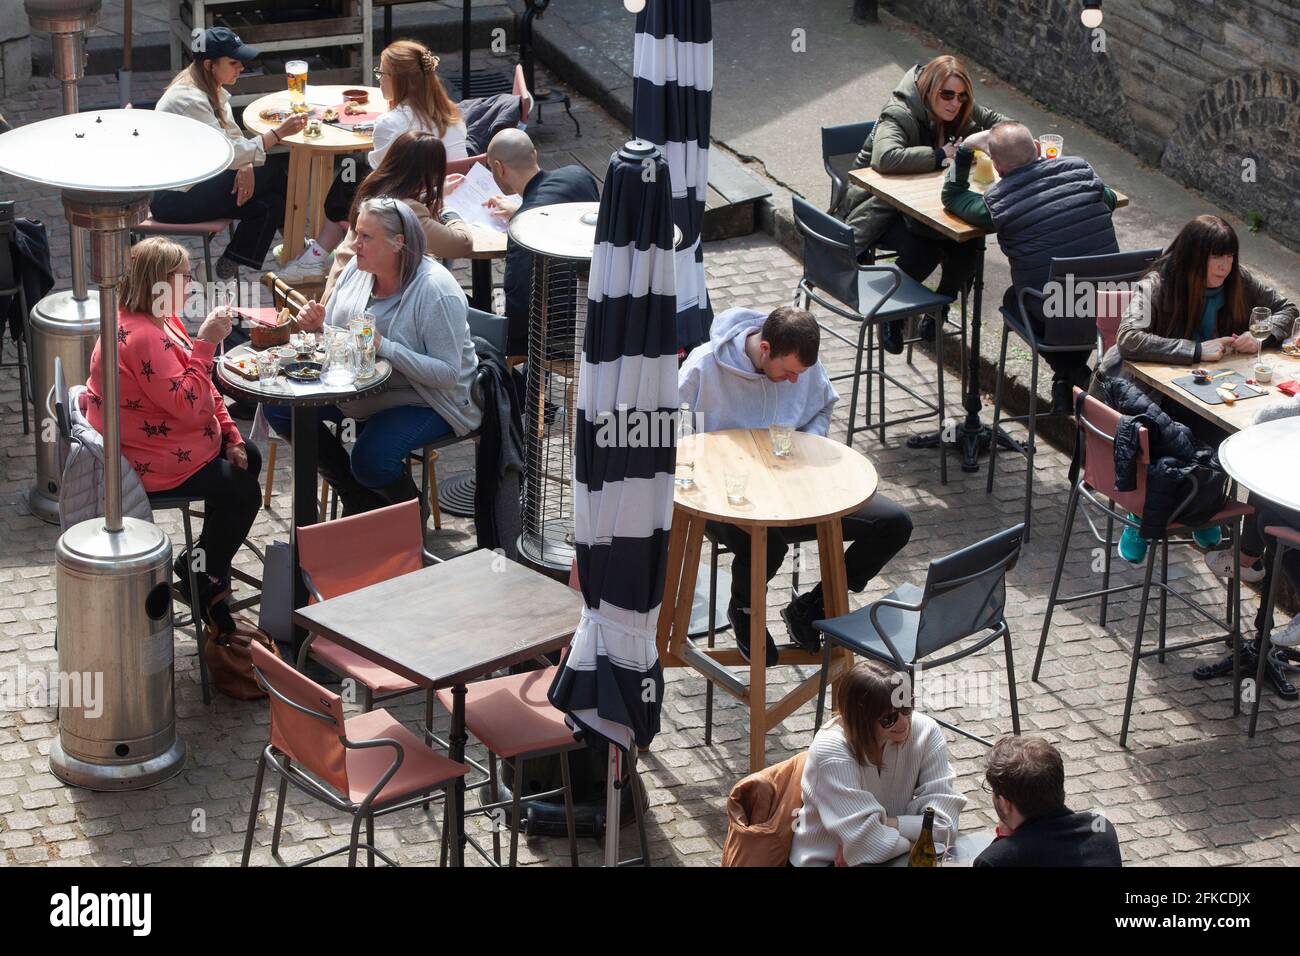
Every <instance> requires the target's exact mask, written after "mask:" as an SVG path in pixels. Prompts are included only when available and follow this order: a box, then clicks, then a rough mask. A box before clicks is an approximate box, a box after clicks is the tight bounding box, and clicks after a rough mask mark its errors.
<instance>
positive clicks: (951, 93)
mask: <svg viewBox="0 0 1300 956" xmlns="http://www.w3.org/2000/svg"><path fill="white" fill-rule="evenodd" d="M939 99H941V100H943V101H944V102H945V103H951V102H952V101H953V100H954V99H955V100H957V101H958V102H961V103H969V102H970V94H969V93H966V92H961V93H958V92H957V91H956V90H940V91H939Z"/></svg>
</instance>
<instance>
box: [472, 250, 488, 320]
mask: <svg viewBox="0 0 1300 956" xmlns="http://www.w3.org/2000/svg"><path fill="white" fill-rule="evenodd" d="M469 277H470V293H469V304H470V305H472V306H474V308H476V309H478V310H479V311H480V312H491V311H492V260H491V259H471V260H470V264H469Z"/></svg>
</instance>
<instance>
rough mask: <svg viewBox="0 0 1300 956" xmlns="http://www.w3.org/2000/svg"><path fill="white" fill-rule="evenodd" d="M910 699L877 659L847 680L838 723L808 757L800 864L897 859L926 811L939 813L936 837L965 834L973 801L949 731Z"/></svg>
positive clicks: (795, 851) (799, 823) (796, 848)
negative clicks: (962, 787)
mask: <svg viewBox="0 0 1300 956" xmlns="http://www.w3.org/2000/svg"><path fill="white" fill-rule="evenodd" d="M904 696H905V699H906V700H908V702H909V703H910V701H911V695H910V693H907V688H906V685H905V682H904V679H903V678H902V676H901V675H899V674H898V673H896V672H894V671H892V670H890V669H889V668H888V667H886V666H885V665H883V664H880V663H877V662H875V661H866V662H864V663H861V664H858V665H857V666H856V667H854V668H853V669H852V670H851V671H849V673H848V674H846V675H845V676H844V678H843V681H842V683H841V685H840V713H839V716H838V717H836V718H835V719H834V720H832V721H831V722H830V723H829V724H827V725H826V726H824V727H823V728H822V729H821V730H820V731H818V733H817V736H816V737H814V738H813V744H812V747H811V748H809V750H808V762H807V763H806V764H805V766H804V771H803V809H802V810H801V811H800V813H799V817H798V819H797V820H796V822H795V833H794V842H793V844H792V845H791V848H790V863H791V865H793V866H830V865H832V864H834V863H836V862H837V861H842V862H843V863H846V864H847V865H849V866H862V865H866V864H872V863H884V862H885V861H887V860H891V859H893V858H894V857H896V856H899V855H900V854H903V853H906V852H908V851H909V850H910V849H911V847H912V843H913V841H915V840H916V838H917V837H918V836H920V833H921V819H922V817H923V816H924V814H925V808H926V807H934V810H935V829H936V831H938V830H940V828H942V830H943V831H944V832H946V833H949V834H952V833H956V832H957V817H958V814H960V813H961V810H962V807H964V806H965V805H966V798H965V797H963V796H962V795H961V794H960V793H958V792H957V791H956V789H955V788H954V787H953V772H952V767H951V765H950V764H949V763H948V746H947V744H946V742H945V741H944V739H943V731H942V730H941V729H940V727H939V725H938V724H937V723H935V721H934V720H932V719H931V718H929V717H926V716H925V715H924V714H920V713H916V712H915V711H913V710H912V708H911V707H903V706H898V703H897V702H898V701H899V699H900V697H904ZM941 837H942V834H940V833H938V832H936V842H941Z"/></svg>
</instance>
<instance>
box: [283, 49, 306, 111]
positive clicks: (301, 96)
mask: <svg viewBox="0 0 1300 956" xmlns="http://www.w3.org/2000/svg"><path fill="white" fill-rule="evenodd" d="M284 72H285V74H286V75H287V76H288V77H289V108H290V109H291V110H293V111H294V112H295V113H305V112H307V61H306V60H290V61H289V62H288V63H286V64H285V65H284Z"/></svg>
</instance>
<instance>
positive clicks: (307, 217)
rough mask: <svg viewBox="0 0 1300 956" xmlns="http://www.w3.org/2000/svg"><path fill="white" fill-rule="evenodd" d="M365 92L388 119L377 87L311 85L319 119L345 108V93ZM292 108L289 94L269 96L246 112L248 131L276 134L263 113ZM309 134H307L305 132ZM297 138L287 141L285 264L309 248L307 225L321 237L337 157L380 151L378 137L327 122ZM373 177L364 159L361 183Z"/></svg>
mask: <svg viewBox="0 0 1300 956" xmlns="http://www.w3.org/2000/svg"><path fill="white" fill-rule="evenodd" d="M353 89H365V90H366V92H368V93H369V94H370V100H369V102H367V103H366V104H365V106H366V109H367V110H368V111H370V112H375V113H379V114H381V115H382V114H384V113H387V112H388V101H387V100H385V99H384V96H383V94H382V93H380V92H379V88H378V87H375V86H367V87H360V86H310V85H309V86H308V87H307V95H308V101H307V102H308V105H309V106H311V107H312V110H313V115H319V111H320V110H321V109H322V108H323V107H326V106H335V107H341V105H342V103H343V91H344V90H353ZM288 108H289V91H288V90H287V89H284V90H280V91H278V92H276V93H267V94H266V95H265V96H262V97H259V98H258V99H256V100H254V101H253V102H251V103H249V104H248V105H247V106H246V107H244V126H245V127H246V128H247V129H248V131H249V132H250V133H254V134H261V133H265V132H266V131H267V130H272V129H275V128H276V127H277V126H279V125H280V124H279V123H268V122H267V121H266V120H264V119H262V117H261V115H260V114H261V112H262V111H263V110H268V109H277V110H287V109H288ZM304 133H305V131H304ZM304 133H295V134H294V135H293V136H287V137H285V139H284V140H283V142H284V144H285V145H286V146H288V147H289V194H288V196H287V197H286V202H285V207H284V228H283V229H282V230H281V232H282V234H283V235H284V261H285V262H286V263H287V262H292V261H293V260H294V259H296V258H297V257H298V256H299V255H300V254H301V253H302V250H303V248H304V246H303V237H304V236H305V235H306V231H307V223H308V221H310V222H311V227H312V230H313V231H314V232H316V233H319V232H320V231H321V229H322V228H323V227H324V225H325V194H326V193H327V192H329V188H330V183H332V182H333V181H334V157H335V156H337V155H339V154H340V153H358V152H369V151H370V150H371V149H373V148H374V141H373V138H372V137H370V136H366V135H359V134H357V133H352V132H349V131H348V130H345V129H340V128H339V127H337V126H331V125H329V124H328V123H321V134H320V135H319V136H312V137H309V136H306V135H304ZM369 172H370V167H369V165H367V164H366V160H365V158H364V157H362V158H360V159H358V160H357V170H356V173H357V182H358V183H359V182H361V181H362V180H363V179H365V178H366V176H367V175H368V174H369Z"/></svg>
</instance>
